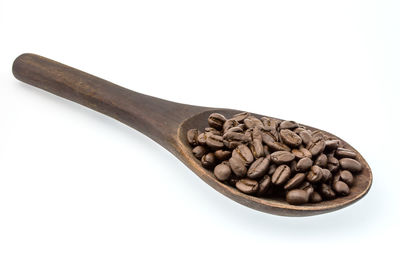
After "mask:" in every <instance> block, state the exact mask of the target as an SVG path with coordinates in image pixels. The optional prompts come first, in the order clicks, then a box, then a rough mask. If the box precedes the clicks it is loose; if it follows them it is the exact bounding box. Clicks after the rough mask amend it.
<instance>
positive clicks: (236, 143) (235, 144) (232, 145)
mask: <svg viewBox="0 0 400 254" xmlns="http://www.w3.org/2000/svg"><path fill="white" fill-rule="evenodd" d="M222 142H223V143H224V146H225V147H226V148H228V149H231V150H232V149H235V148H236V147H238V146H239V145H241V144H243V143H242V142H239V141H231V142H229V141H226V140H224V139H223V140H222Z"/></svg>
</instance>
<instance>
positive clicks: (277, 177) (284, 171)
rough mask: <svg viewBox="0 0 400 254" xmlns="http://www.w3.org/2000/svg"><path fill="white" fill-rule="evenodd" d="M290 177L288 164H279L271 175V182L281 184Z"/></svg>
mask: <svg viewBox="0 0 400 254" xmlns="http://www.w3.org/2000/svg"><path fill="white" fill-rule="evenodd" d="M289 178H290V168H289V166H288V165H280V166H279V167H277V168H276V170H275V172H274V174H273V175H272V179H271V180H272V183H273V184H275V185H282V184H284V183H286V182H287V180H289Z"/></svg>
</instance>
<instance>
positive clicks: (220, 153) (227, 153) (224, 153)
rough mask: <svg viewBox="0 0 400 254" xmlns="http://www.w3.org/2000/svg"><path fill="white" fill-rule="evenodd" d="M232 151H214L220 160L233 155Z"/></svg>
mask: <svg viewBox="0 0 400 254" xmlns="http://www.w3.org/2000/svg"><path fill="white" fill-rule="evenodd" d="M231 154H232V152H231V151H226V150H217V151H215V152H214V155H215V158H217V159H218V160H219V161H226V160H228V159H229V158H230V157H231Z"/></svg>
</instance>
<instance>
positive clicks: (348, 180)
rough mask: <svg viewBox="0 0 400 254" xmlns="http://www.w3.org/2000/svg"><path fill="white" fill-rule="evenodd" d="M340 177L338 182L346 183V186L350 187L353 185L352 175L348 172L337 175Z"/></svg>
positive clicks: (343, 171)
mask: <svg viewBox="0 0 400 254" xmlns="http://www.w3.org/2000/svg"><path fill="white" fill-rule="evenodd" d="M339 175H340V180H341V181H343V182H344V183H346V184H347V185H348V186H351V185H352V184H353V179H354V178H353V174H352V173H351V172H350V171H348V170H342V171H340V173H339Z"/></svg>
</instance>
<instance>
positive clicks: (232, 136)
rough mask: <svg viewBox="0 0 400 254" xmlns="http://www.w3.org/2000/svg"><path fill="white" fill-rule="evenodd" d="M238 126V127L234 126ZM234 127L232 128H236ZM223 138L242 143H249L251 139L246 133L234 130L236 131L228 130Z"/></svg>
mask: <svg viewBox="0 0 400 254" xmlns="http://www.w3.org/2000/svg"><path fill="white" fill-rule="evenodd" d="M234 128H236V127H234ZM234 128H232V129H234ZM222 138H223V139H224V140H226V141H228V142H233V141H237V142H240V143H248V142H250V141H251V137H249V136H247V135H245V134H244V133H241V132H234V131H228V132H226V133H225V134H224V135H223V136H222Z"/></svg>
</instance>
